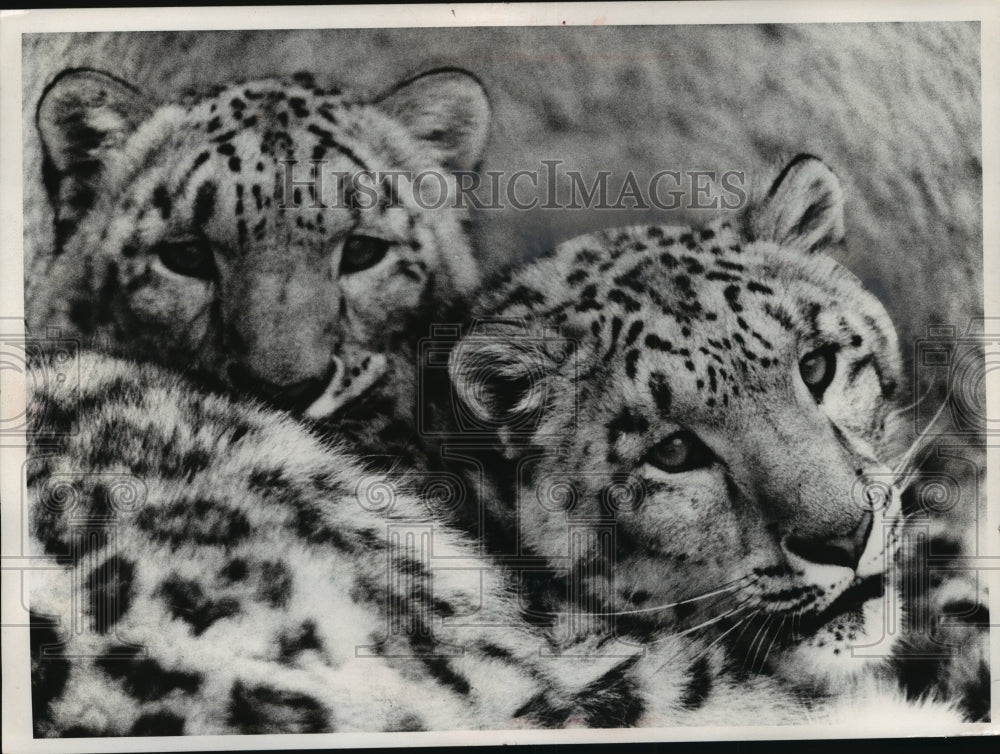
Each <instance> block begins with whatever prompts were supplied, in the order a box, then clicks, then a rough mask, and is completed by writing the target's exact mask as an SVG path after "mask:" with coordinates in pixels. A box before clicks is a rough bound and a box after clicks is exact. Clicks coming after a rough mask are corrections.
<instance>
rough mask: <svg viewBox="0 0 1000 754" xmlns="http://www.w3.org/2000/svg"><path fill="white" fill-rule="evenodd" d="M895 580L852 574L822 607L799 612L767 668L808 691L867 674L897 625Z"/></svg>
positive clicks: (842, 685)
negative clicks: (848, 583) (847, 583)
mask: <svg viewBox="0 0 1000 754" xmlns="http://www.w3.org/2000/svg"><path fill="white" fill-rule="evenodd" d="M901 605H902V600H901V599H900V590H899V587H898V586H896V585H890V586H888V587H886V584H885V579H884V578H883V577H882V576H881V575H876V576H869V577H867V578H864V579H857V580H856V581H855V583H853V584H852V585H851V586H850V587H849V588H848V589H846V590H845V591H844V592H843V593H842V594H841V595H839V596H838V597H837V598H836V599H835V600H834V601H833V602H832V603H831V604H830V606H829V607H828V608H826V609H825V610H823V611H821V612H819V613H815V614H808V615H801V616H798V617H797V618H796V620H795V621H793V624H794V625H796V626H797V630H796V632H795V634H794V635H790V636H789V637H788V639H787V640H786V642H781V643H782V647H781V649H780V650H776V651H775V652H773V653H772V659H771V661H770V663H769V665H770V667H769V670H770V672H772V673H773V674H774V675H775V676H777V677H780V678H782V679H784V680H786V681H788V682H790V683H792V684H793V685H795V686H798V687H801V688H805V689H808V690H810V691H811V692H813V693H820V694H837V693H842V692H844V691H847V690H849V689H850V688H851V687H852V686H854V685H856V684H858V683H859V682H861V681H863V680H864V679H869V678H871V676H872V675H873V674H875V673H876V672H877V671H878V669H879V668H880V667H881V666H882V665H883V664H885V663H886V662H887V661H888V659H889V657H890V655H891V654H892V651H893V649H894V647H895V646H896V643H897V641H898V636H899V627H900V626H901V625H902V620H903V615H902V607H901Z"/></svg>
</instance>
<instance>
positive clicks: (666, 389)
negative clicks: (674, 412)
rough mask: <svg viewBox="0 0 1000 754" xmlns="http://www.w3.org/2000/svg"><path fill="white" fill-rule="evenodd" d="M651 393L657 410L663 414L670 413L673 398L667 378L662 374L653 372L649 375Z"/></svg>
mask: <svg viewBox="0 0 1000 754" xmlns="http://www.w3.org/2000/svg"><path fill="white" fill-rule="evenodd" d="M649 392H650V394H651V395H652V396H653V401H654V402H655V403H656V408H657V410H658V411H659V412H660V413H661V414H667V413H669V412H670V404H671V400H672V396H671V393H670V385H669V384H668V382H667V377H666V375H664V374H663V373H662V372H653V373H652V374H650V375H649Z"/></svg>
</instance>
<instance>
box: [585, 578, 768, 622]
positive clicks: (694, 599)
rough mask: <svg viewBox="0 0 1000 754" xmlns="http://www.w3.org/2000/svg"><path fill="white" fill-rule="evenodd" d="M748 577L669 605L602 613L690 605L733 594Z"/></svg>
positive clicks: (619, 611) (626, 613)
mask: <svg viewBox="0 0 1000 754" xmlns="http://www.w3.org/2000/svg"><path fill="white" fill-rule="evenodd" d="M747 578H749V577H748V576H743V577H741V578H739V579H736V580H735V581H733V582H730V585H727V586H722V587H720V588H719V589H715V590H713V591H711V592H705V593H704V594H699V595H698V596H697V597H691V598H689V599H686V600H681V601H680V602H671V603H670V604H667V605H655V606H654V607H637V608H635V609H634V610H618V611H615V612H611V613H601V615H607V616H611V615H640V614H642V613H655V612H659V611H660V610H668V609H670V608H672V607H677V606H678V605H688V604H690V603H692V602H700V601H701V600H704V599H708V598H709V597H714V596H716V595H719V594H732V593H733V592H735V591H737V590H738V589H739V588H740V586H741V582H743V581H745V580H746V579H747Z"/></svg>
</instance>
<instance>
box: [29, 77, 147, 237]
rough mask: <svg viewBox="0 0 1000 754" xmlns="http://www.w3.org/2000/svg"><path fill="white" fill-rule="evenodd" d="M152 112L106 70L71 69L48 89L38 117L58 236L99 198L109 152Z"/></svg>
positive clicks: (45, 177)
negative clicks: (99, 183) (97, 190)
mask: <svg viewBox="0 0 1000 754" xmlns="http://www.w3.org/2000/svg"><path fill="white" fill-rule="evenodd" d="M152 110H153V106H152V103H150V102H148V101H147V99H146V98H145V97H144V96H143V95H142V94H141V93H140V92H139V91H138V90H137V89H135V88H134V87H132V86H131V85H130V84H128V83H126V82H124V81H122V80H121V79H119V78H117V77H116V76H112V75H111V74H110V73H105V72H104V71H97V70H92V69H89V68H70V69H67V70H65V71H63V72H62V73H60V74H59V75H58V76H56V78H55V79H54V80H53V81H52V82H51V83H50V84H49V85H48V87H46V89H45V91H44V92H43V93H42V98H41V100H39V102H38V110H37V112H36V114H35V121H36V124H37V126H38V132H39V135H40V136H41V140H42V147H43V150H44V164H43V166H42V178H43V180H44V182H45V188H46V190H47V191H48V193H49V198H50V199H51V200H52V204H53V206H54V207H55V209H56V228H57V236H59V237H60V238H65V237H66V235H67V234H68V233H69V232H71V231H72V229H73V228H75V226H76V222H77V221H78V220H79V218H80V217H82V216H83V215H84V214H85V213H86V211H87V210H88V209H89V208H90V206H91V204H92V202H93V198H94V187H95V185H96V183H97V180H98V179H99V176H100V173H101V170H102V168H103V167H104V164H105V163H106V161H107V159H108V156H109V155H110V154H112V153H113V152H114V151H115V150H117V149H120V148H121V145H122V144H123V143H124V141H125V139H126V138H127V137H128V135H129V134H131V133H132V132H133V131H134V130H135V129H136V127H137V126H138V125H139V124H140V123H142V122H143V121H144V120H145V119H146V118H147V117H149V114H150V113H151V112H152Z"/></svg>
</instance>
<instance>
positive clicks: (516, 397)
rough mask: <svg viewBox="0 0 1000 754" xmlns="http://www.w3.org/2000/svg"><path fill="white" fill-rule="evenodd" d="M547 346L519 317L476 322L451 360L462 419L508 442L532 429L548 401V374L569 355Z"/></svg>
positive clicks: (453, 384) (453, 351)
mask: <svg viewBox="0 0 1000 754" xmlns="http://www.w3.org/2000/svg"><path fill="white" fill-rule="evenodd" d="M547 346H548V344H547V343H546V341H545V339H543V338H537V337H533V336H532V334H531V333H530V332H529V331H528V329H527V328H526V327H525V326H524V325H523V324H522V323H520V322H514V321H501V322H490V323H480V324H479V325H477V326H476V327H474V328H473V332H472V334H470V335H468V336H466V337H465V338H463V339H462V340H460V341H459V342H458V343H457V344H456V345H455V347H454V348H453V349H452V352H451V356H450V357H449V363H448V372H449V375H450V377H451V383H452V386H453V387H454V391H455V394H456V396H457V398H458V400H459V402H460V404H461V406H460V407H459V409H460V410H459V417H460V418H459V421H460V424H462V423H465V424H471V425H473V426H474V427H476V428H477V429H491V430H494V431H496V432H497V434H498V436H499V437H500V440H501V442H502V443H503V444H504V445H505V446H508V447H509V446H510V441H511V439H512V437H513V436H514V435H515V434H518V433H530V432H531V430H532V427H533V426H534V423H535V421H536V420H537V418H538V416H539V412H540V411H541V409H542V408H543V407H544V405H545V397H546V376H547V374H548V373H549V371H550V370H551V369H552V368H553V367H554V366H555V365H557V364H558V363H560V358H565V355H562V356H560V355H559V354H555V353H553V352H551V348H549V347H547ZM463 414H464V417H462V415H463ZM510 450H511V453H513V452H514V450H513V449H510Z"/></svg>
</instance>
